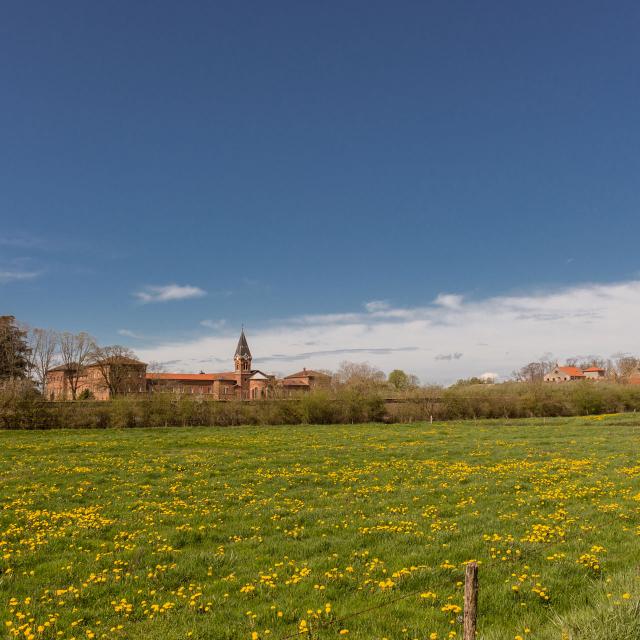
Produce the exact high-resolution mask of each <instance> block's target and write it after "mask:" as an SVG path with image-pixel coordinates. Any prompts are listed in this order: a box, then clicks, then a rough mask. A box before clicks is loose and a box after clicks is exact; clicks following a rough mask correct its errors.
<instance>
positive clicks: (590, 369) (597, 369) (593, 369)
mask: <svg viewBox="0 0 640 640" xmlns="http://www.w3.org/2000/svg"><path fill="white" fill-rule="evenodd" d="M583 371H584V372H585V373H586V372H587V371H604V369H603V368H602V367H589V368H588V369H583Z"/></svg>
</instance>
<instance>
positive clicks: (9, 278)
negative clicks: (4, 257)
mask: <svg viewBox="0 0 640 640" xmlns="http://www.w3.org/2000/svg"><path fill="white" fill-rule="evenodd" d="M41 274H42V271H22V270H18V269H8V270H4V271H0V283H2V284H6V283H7V282H17V281H21V280H33V279H34V278H37V277H38V276H39V275H41Z"/></svg>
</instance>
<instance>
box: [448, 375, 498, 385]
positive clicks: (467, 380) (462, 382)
mask: <svg viewBox="0 0 640 640" xmlns="http://www.w3.org/2000/svg"><path fill="white" fill-rule="evenodd" d="M474 384H493V379H492V378H479V377H478V376H473V377H471V378H460V380H458V381H457V382H455V383H454V384H452V385H451V386H452V387H468V386H471V385H474Z"/></svg>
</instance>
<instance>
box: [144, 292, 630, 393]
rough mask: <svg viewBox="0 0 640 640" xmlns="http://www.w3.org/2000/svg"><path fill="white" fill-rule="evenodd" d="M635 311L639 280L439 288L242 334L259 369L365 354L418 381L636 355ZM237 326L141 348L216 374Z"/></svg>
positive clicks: (322, 364) (321, 364) (331, 362)
mask: <svg viewBox="0 0 640 640" xmlns="http://www.w3.org/2000/svg"><path fill="white" fill-rule="evenodd" d="M451 296H453V297H451ZM639 317H640V279H637V280H631V281H627V282H620V283H612V284H583V285H579V286H573V287H566V288H562V289H557V290H547V291H533V292H530V293H524V294H519V295H503V296H493V297H489V298H484V299H480V300H471V299H467V298H462V297H461V296H457V295H455V294H441V295H440V296H438V297H437V298H436V299H435V300H433V301H432V302H430V303H428V304H425V305H422V306H416V307H393V306H392V305H388V306H387V307H386V308H378V309H377V310H376V311H374V312H370V311H368V310H367V309H366V307H365V309H364V310H362V311H361V312H357V311H356V312H347V313H336V314H323V315H305V316H297V317H293V318H286V319H283V320H280V321H278V322H272V323H271V324H270V325H269V326H267V327H266V328H258V329H256V330H252V329H251V327H248V328H247V337H248V339H249V343H250V346H251V351H252V353H253V355H254V358H255V360H254V362H255V364H256V365H257V366H259V367H260V368H262V369H265V370H271V369H272V368H274V367H276V366H277V367H284V366H285V365H286V363H287V362H288V363H290V364H291V366H292V367H294V366H296V367H297V366H299V360H301V359H304V360H306V361H307V362H308V366H311V367H314V368H326V369H335V368H336V367H337V366H338V364H339V363H340V362H341V361H342V360H345V359H350V360H360V361H361V360H367V361H369V362H370V363H372V364H374V365H376V366H378V367H380V368H382V369H383V370H385V371H390V370H392V369H394V368H396V367H399V368H402V369H405V370H406V371H409V372H411V373H415V374H417V375H418V376H419V377H420V378H421V380H422V381H425V382H426V381H430V382H431V381H434V382H443V383H447V382H452V381H455V380H456V379H458V378H461V377H467V376H473V375H481V374H482V373H483V372H492V373H495V374H497V376H499V377H504V376H507V375H509V374H510V372H511V371H513V369H515V368H516V367H519V366H521V365H523V364H526V363H527V362H529V361H531V360H534V359H537V358H540V357H541V356H542V355H543V354H544V355H545V356H546V359H550V358H556V359H559V360H562V359H564V358H566V357H570V356H572V355H574V354H576V353H596V354H600V355H602V356H610V355H612V354H615V353H617V352H627V353H636V354H640V334H639V333H638V330H637V324H638V318H639ZM237 333H239V327H238V331H236V330H235V328H234V330H233V331H231V330H230V331H224V332H221V333H218V334H217V335H212V336H205V337H201V338H198V339H193V340H185V341H176V342H171V343H165V344H158V345H156V346H154V347H149V348H147V349H144V350H141V351H140V355H141V356H142V357H144V358H145V359H147V360H158V361H170V360H173V361H176V365H175V367H176V369H177V370H184V371H186V370H190V369H192V368H193V363H194V362H196V361H197V362H198V363H199V364H198V365H197V366H198V369H199V368H202V367H204V368H207V369H208V370H211V371H213V370H217V369H219V368H220V364H219V363H220V361H221V360H222V361H224V359H225V357H226V358H228V360H229V362H230V363H231V358H232V355H233V351H234V349H235V343H236V341H237V339H238V336H237ZM302 345H313V347H312V348H313V350H310V349H309V348H308V347H307V348H306V349H304V348H302V349H301V348H300V347H301V346H302ZM462 354H464V355H462ZM438 355H440V356H446V359H442V358H440V359H436V357H437V356H438ZM456 356H457V357H456ZM203 360H204V363H203ZM206 362H210V366H209V367H207V366H206Z"/></svg>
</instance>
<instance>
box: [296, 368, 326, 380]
mask: <svg viewBox="0 0 640 640" xmlns="http://www.w3.org/2000/svg"><path fill="white" fill-rule="evenodd" d="M317 376H324V377H325V378H329V377H330V376H328V375H327V374H326V373H322V372H320V371H314V370H313V369H303V370H302V371H298V373H292V374H291V375H289V376H286V377H285V380H286V379H287V378H314V377H317Z"/></svg>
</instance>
